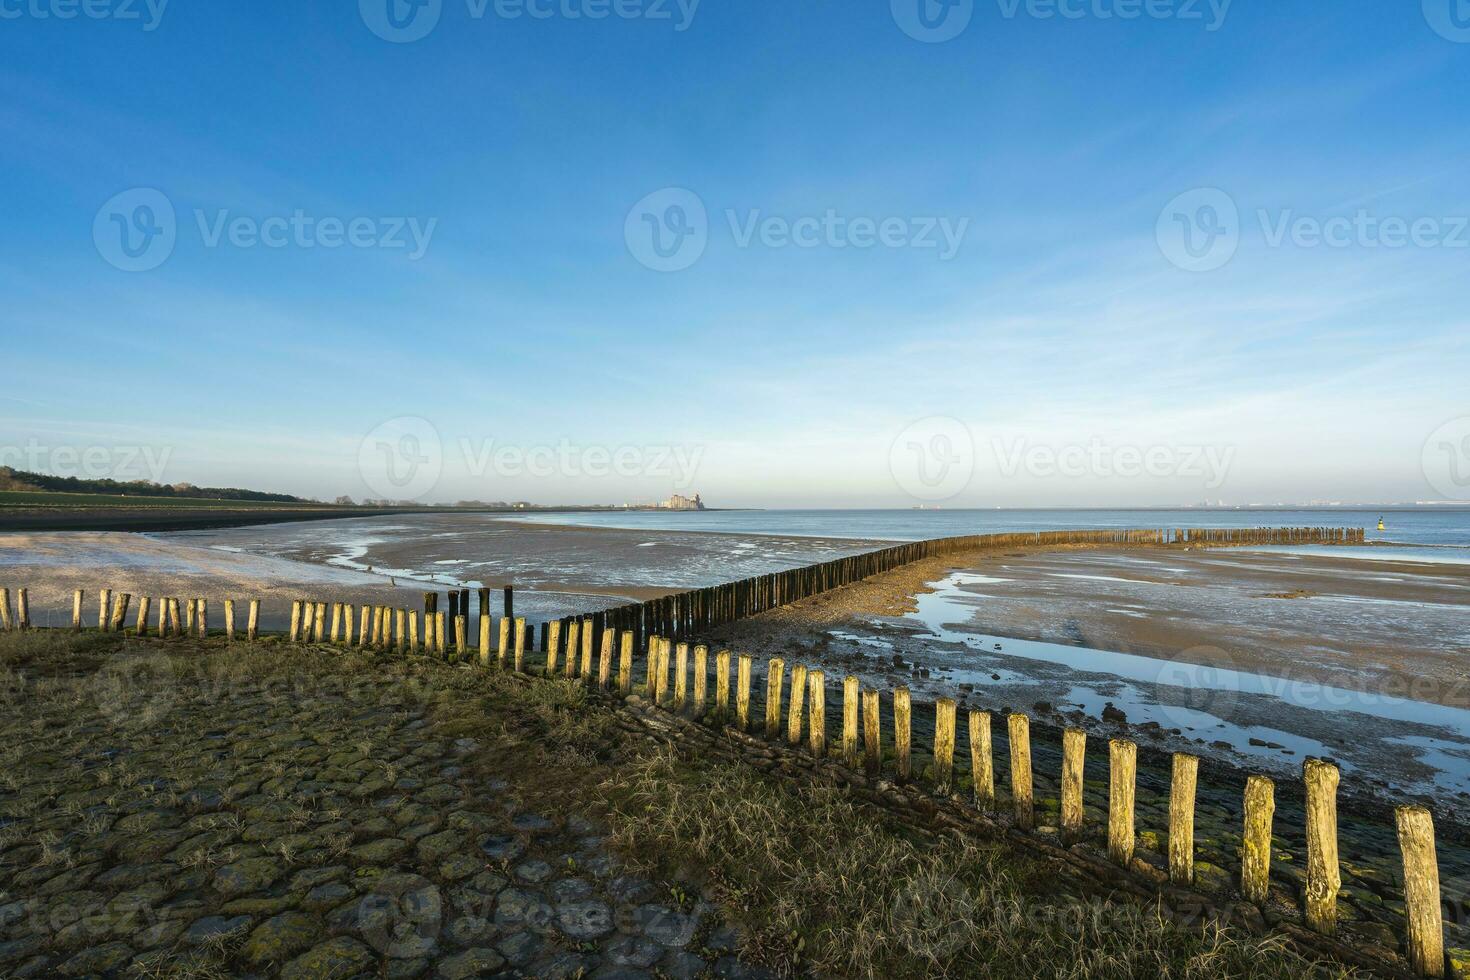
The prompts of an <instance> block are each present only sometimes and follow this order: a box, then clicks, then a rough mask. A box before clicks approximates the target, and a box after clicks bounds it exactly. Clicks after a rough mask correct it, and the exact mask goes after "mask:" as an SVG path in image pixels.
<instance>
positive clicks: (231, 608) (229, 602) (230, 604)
mask: <svg viewBox="0 0 1470 980" xmlns="http://www.w3.org/2000/svg"><path fill="white" fill-rule="evenodd" d="M143 601H144V602H145V603H146V602H147V601H148V599H147V597H146V596H145V597H144V598H143ZM225 642H226V643H234V642H235V600H234V599H226V600H225Z"/></svg>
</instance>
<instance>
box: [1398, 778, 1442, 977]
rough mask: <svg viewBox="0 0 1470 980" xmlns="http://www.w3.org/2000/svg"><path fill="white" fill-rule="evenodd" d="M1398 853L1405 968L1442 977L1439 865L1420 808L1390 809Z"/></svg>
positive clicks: (1430, 823)
mask: <svg viewBox="0 0 1470 980" xmlns="http://www.w3.org/2000/svg"><path fill="white" fill-rule="evenodd" d="M1393 816H1394V824H1395V825H1396V827H1397V828H1398V837H1399V851H1400V853H1402V854H1403V857H1404V919H1405V921H1406V923H1407V927H1408V953H1409V965H1410V966H1412V967H1413V968H1414V971H1415V972H1416V973H1418V974H1419V975H1420V976H1425V977H1442V976H1444V975H1445V959H1444V920H1443V918H1442V913H1441V911H1440V898H1439V862H1438V860H1437V858H1436V857H1435V848H1434V818H1433V817H1432V816H1431V815H1430V813H1429V811H1428V810H1426V809H1425V808H1424V807H1422V806H1401V807H1395V808H1394V814H1393Z"/></svg>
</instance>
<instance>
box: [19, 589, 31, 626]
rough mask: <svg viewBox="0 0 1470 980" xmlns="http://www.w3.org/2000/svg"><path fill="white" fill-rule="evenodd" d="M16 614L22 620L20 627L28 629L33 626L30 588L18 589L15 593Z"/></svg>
mask: <svg viewBox="0 0 1470 980" xmlns="http://www.w3.org/2000/svg"><path fill="white" fill-rule="evenodd" d="M15 615H16V618H17V619H18V620H20V628H21V629H23V630H28V629H30V628H31V593H30V590H28V589H17V590H16V593H15Z"/></svg>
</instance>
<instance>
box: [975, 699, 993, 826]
mask: <svg viewBox="0 0 1470 980" xmlns="http://www.w3.org/2000/svg"><path fill="white" fill-rule="evenodd" d="M994 760H995V756H994V754H993V753H992V752H991V749H990V712H988V711H980V710H978V709H974V708H972V709H971V710H970V776H971V779H972V780H973V781H974V783H975V805H976V806H978V807H980V808H981V809H983V810H994V809H995V761H994Z"/></svg>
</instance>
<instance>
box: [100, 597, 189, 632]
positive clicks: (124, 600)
mask: <svg viewBox="0 0 1470 980" xmlns="http://www.w3.org/2000/svg"><path fill="white" fill-rule="evenodd" d="M120 603H121V605H122V607H123V612H127V609H128V597H127V596H123V597H122V599H121V600H120ZM194 608H195V609H196V610H197V611H196V612H195V614H194V623H195V625H197V626H198V627H199V639H201V640H202V639H204V638H205V637H206V636H208V635H209V600H208V599H195V600H194ZM116 628H117V629H121V628H122V623H121V622H119V623H118V624H117V627H116Z"/></svg>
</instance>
